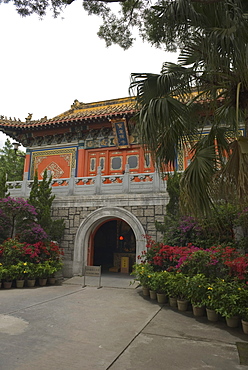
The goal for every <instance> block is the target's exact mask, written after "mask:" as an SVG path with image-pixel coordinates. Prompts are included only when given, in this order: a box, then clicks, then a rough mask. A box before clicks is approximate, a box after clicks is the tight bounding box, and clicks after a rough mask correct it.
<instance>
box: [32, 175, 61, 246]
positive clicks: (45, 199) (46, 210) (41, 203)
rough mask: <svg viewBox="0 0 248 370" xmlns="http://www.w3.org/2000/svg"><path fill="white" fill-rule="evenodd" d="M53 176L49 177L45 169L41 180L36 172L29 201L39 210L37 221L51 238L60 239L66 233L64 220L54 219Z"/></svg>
mask: <svg viewBox="0 0 248 370" xmlns="http://www.w3.org/2000/svg"><path fill="white" fill-rule="evenodd" d="M51 182H52V177H48V175H47V171H46V170H45V171H44V176H43V179H42V181H40V182H39V180H38V174H37V173H35V176H34V182H33V185H32V188H31V192H30V196H29V203H30V204H32V205H33V206H34V207H35V209H36V211H37V222H38V224H39V225H40V226H41V227H42V228H43V229H44V230H45V232H46V233H47V234H48V236H49V238H50V239H51V240H57V241H59V240H60V239H61V238H62V235H63V233H64V220H63V219H60V220H52V218H51V208H52V203H53V201H54V198H55V195H52V188H51Z"/></svg>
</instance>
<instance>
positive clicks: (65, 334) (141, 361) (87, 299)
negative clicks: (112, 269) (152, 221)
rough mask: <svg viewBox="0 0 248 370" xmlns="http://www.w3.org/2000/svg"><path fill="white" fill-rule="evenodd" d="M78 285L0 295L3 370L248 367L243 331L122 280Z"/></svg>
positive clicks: (78, 280)
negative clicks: (242, 352)
mask: <svg viewBox="0 0 248 370" xmlns="http://www.w3.org/2000/svg"><path fill="white" fill-rule="evenodd" d="M89 279H90V280H89ZM82 282H83V278H81V277H74V278H72V279H68V280H65V281H64V282H63V284H62V285H56V286H47V287H35V288H25V289H11V290H4V289H1V290H0V369H1V370H53V369H56V370H107V369H111V370H129V369H130V370H164V369H168V370H198V369H216V370H222V369H223V370H235V369H240V370H242V369H248V366H242V365H240V363H239V356H238V350H237V346H236V343H237V342H241V343H245V344H247V343H248V336H247V335H245V334H243V332H242V329H241V328H238V329H228V328H227V326H226V325H225V323H224V322H223V321H221V322H219V323H214V324H213V323H210V322H208V321H207V318H206V317H204V318H201V319H195V318H194V317H193V315H192V312H190V311H187V312H186V313H184V314H183V313H179V312H178V311H177V310H173V309H171V308H170V307H169V306H168V305H164V306H163V305H158V304H157V303H156V302H153V301H151V300H149V299H145V298H144V297H143V296H142V293H141V290H140V288H137V289H135V286H130V285H129V282H130V278H129V277H128V276H121V275H117V274H116V275H115V276H114V275H112V276H105V277H104V276H103V278H102V285H103V287H102V288H101V289H97V288H96V286H97V285H98V281H97V278H92V277H86V283H87V284H88V285H87V287H85V288H82Z"/></svg>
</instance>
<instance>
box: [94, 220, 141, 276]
mask: <svg viewBox="0 0 248 370" xmlns="http://www.w3.org/2000/svg"><path fill="white" fill-rule="evenodd" d="M135 254H136V241H135V236H134V233H133V230H132V229H131V227H130V226H129V225H128V224H127V223H126V222H125V221H123V220H119V219H117V220H116V219H115V220H111V221H107V222H105V223H104V224H103V225H101V226H100V227H99V228H98V230H97V231H96V233H95V236H94V259H93V264H94V265H95V266H99V265H101V266H102V270H103V271H108V270H109V269H110V268H112V267H117V268H118V271H119V270H120V261H121V257H123V256H125V257H129V261H130V262H129V265H130V271H131V268H132V265H133V263H134V262H135Z"/></svg>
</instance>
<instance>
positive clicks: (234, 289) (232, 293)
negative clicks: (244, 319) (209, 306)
mask: <svg viewBox="0 0 248 370" xmlns="http://www.w3.org/2000/svg"><path fill="white" fill-rule="evenodd" d="M216 285H217V286H216ZM214 289H218V290H219V292H220V299H219V301H218V302H217V307H216V312H218V313H219V314H220V315H222V316H224V317H227V318H229V317H233V316H238V315H239V313H240V307H241V294H240V293H241V291H242V290H243V284H242V287H241V284H240V282H237V281H231V282H225V281H223V280H218V281H217V282H216V283H215V288H214Z"/></svg>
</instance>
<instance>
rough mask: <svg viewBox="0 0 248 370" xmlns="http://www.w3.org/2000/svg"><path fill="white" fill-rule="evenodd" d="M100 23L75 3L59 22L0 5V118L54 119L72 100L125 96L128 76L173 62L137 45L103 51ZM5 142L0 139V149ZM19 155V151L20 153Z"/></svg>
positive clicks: (171, 56)
mask: <svg viewBox="0 0 248 370" xmlns="http://www.w3.org/2000/svg"><path fill="white" fill-rule="evenodd" d="M100 24H101V19H100V18H99V17H96V16H88V15H87V13H86V12H85V11H84V9H83V7H82V1H81V0H77V1H75V2H73V3H72V4H71V5H69V6H68V7H67V8H66V9H65V10H64V12H63V14H62V15H61V16H59V17H58V18H56V19H54V18H53V17H52V14H51V15H47V16H46V17H45V18H44V19H43V20H39V18H38V16H36V15H32V16H30V17H25V18H22V17H20V16H19V15H18V14H17V12H16V10H15V7H14V6H13V5H12V4H11V3H9V4H4V3H1V5H0V33H1V35H2V36H1V41H0V47H1V58H0V84H1V88H0V115H3V116H6V117H8V118H9V117H12V118H14V117H16V118H20V119H21V120H22V121H25V118H26V117H27V116H28V113H32V114H33V119H40V118H42V117H44V116H47V117H48V118H52V117H55V116H56V115H58V114H60V113H63V112H65V111H67V110H68V109H70V106H71V105H72V104H73V102H74V100H75V99H77V100H79V101H80V102H84V103H90V102H96V101H101V100H108V99H114V98H123V97H127V96H129V92H128V87H129V83H130V75H131V73H138V72H150V73H159V72H160V70H161V67H162V63H163V62H165V61H171V62H173V61H176V54H172V53H166V52H165V51H164V50H161V49H156V48H155V47H152V46H151V45H149V44H148V43H143V42H142V40H141V39H138V40H137V41H136V42H135V44H134V46H133V47H132V48H131V49H129V50H127V51H124V50H122V49H121V48H120V47H119V46H117V45H113V46H111V47H109V48H106V46H105V42H104V41H103V40H101V39H99V38H98V36H97V31H98V28H99V25H100ZM5 140H6V136H5V135H4V134H2V133H0V148H1V147H2V146H3V144H4V142H5ZM22 149H23V148H22Z"/></svg>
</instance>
